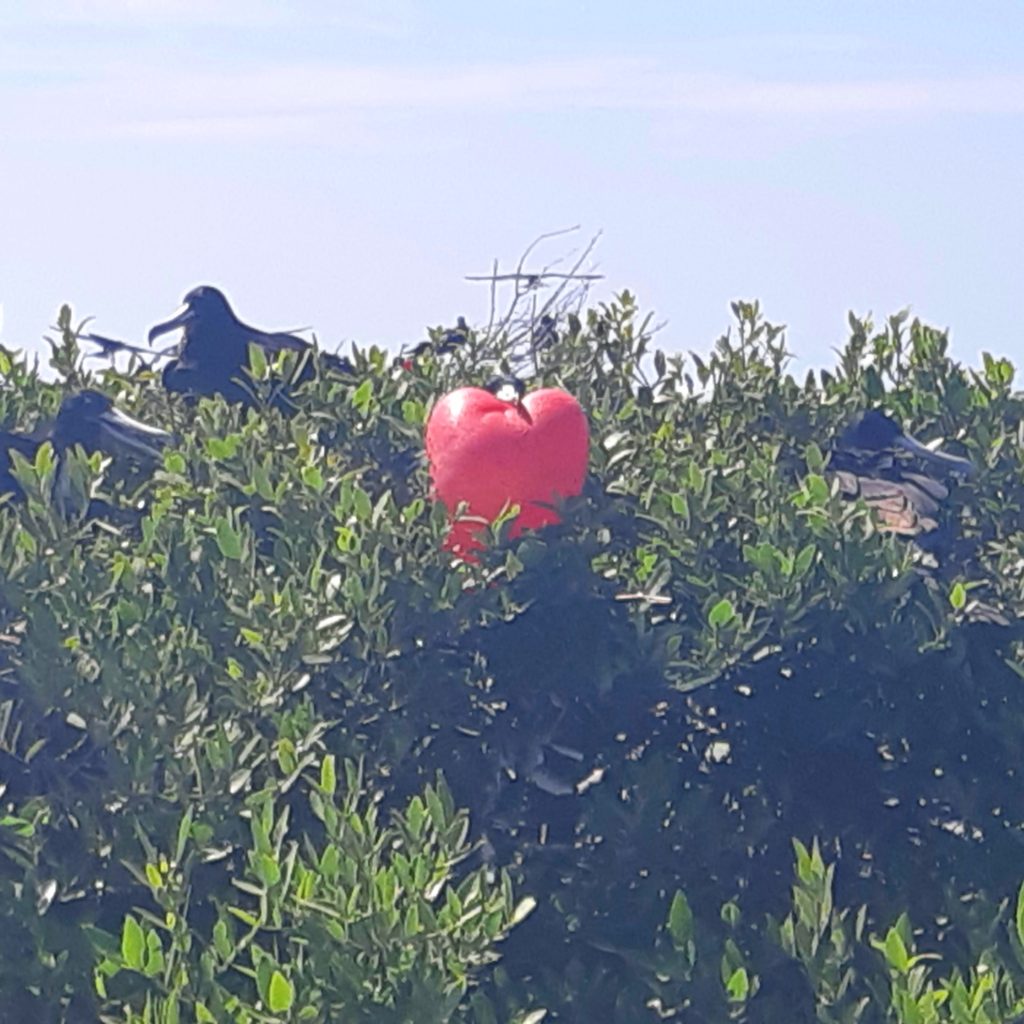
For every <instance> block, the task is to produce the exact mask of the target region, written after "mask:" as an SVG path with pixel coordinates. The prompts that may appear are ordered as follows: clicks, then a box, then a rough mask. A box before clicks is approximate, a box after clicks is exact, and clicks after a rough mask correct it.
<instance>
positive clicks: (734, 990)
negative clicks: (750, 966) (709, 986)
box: [725, 967, 750, 1003]
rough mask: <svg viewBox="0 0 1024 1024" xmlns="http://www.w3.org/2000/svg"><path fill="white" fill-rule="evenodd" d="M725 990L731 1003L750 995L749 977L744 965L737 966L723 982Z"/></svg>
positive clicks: (744, 999)
mask: <svg viewBox="0 0 1024 1024" xmlns="http://www.w3.org/2000/svg"><path fill="white" fill-rule="evenodd" d="M725 992H726V995H728V997H729V1001H730V1002H733V1003H742V1002H745V1001H746V999H747V997H748V996H749V995H750V978H749V977H748V975H747V969H746V968H745V967H737V968H736V970H735V971H733V972H732V974H731V975H730V977H729V980H728V981H727V982H726V983H725Z"/></svg>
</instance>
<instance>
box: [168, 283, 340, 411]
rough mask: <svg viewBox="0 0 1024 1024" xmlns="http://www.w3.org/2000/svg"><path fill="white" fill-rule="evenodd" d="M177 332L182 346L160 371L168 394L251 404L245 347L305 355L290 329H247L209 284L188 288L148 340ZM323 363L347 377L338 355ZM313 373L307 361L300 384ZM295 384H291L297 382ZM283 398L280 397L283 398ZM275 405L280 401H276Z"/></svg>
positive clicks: (305, 349)
mask: <svg viewBox="0 0 1024 1024" xmlns="http://www.w3.org/2000/svg"><path fill="white" fill-rule="evenodd" d="M179 328H180V329H181V331H182V336H183V340H182V345H181V348H180V350H179V352H178V356H177V358H175V359H172V360H171V362H169V363H168V364H167V366H166V367H164V372H163V377H162V380H163V385H164V387H165V388H166V389H167V390H168V391H174V392H178V393H181V394H187V395H192V396H197V395H217V394H219V395H223V396H224V397H225V398H226V399H227V400H228V401H229V402H242V403H244V404H246V405H252V404H253V403H254V396H253V393H252V391H251V390H250V389H249V388H247V387H246V386H245V376H244V371H245V368H246V367H247V366H248V365H249V345H250V344H255V345H258V346H259V347H260V348H262V349H264V350H265V351H266V352H267V354H268V355H272V356H273V355H277V354H278V353H279V352H282V351H286V350H287V351H291V352H299V353H306V352H310V351H311V350H312V346H311V345H310V343H309V342H308V341H305V340H304V339H303V338H299V337H297V336H296V334H295V333H294V331H262V330H260V329H259V328H257V327H250V326H249V325H248V324H245V323H243V322H242V321H241V320H239V319H238V317H237V316H235V312H234V310H233V309H232V308H231V306H230V304H229V303H228V300H227V298H226V297H225V296H224V293H223V292H222V291H220V289H218V288H214V287H213V286H212V285H200V286H199V287H198V288H193V289H192V291H190V292H189V293H188V294H187V295H186V296H185V299H184V306H183V308H182V310H181V311H180V312H179V313H176V314H175V315H174V316H173V317H171V319H170V320H165V321H164V322H163V323H160V324H157V325H156V326H155V327H152V328H150V331H149V336H148V341H149V344H150V345H152V344H153V341H154V340H155V339H156V338H158V337H160V335H162V334H167V333H168V332H169V331H174V330H178V329H179ZM322 358H323V360H324V362H325V363H326V364H327V365H329V366H331V367H332V368H333V369H336V370H338V371H339V372H342V373H351V372H352V365H351V363H350V362H349V361H348V360H347V359H344V358H342V357H339V356H331V355H329V354H324V355H323V356H322ZM311 374H312V370H311V367H310V366H309V364H308V362H307V363H306V365H304V366H303V367H302V370H301V372H300V374H299V381H298V382H301V381H304V380H308V379H309V377H310V376H311ZM298 382H296V383H298ZM282 397H283V396H282ZM274 404H277V405H279V404H280V403H279V402H277V401H275V403H274Z"/></svg>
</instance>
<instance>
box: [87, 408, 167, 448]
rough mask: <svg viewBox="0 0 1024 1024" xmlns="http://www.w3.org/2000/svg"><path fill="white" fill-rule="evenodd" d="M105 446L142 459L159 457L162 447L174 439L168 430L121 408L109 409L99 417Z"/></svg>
mask: <svg viewBox="0 0 1024 1024" xmlns="http://www.w3.org/2000/svg"><path fill="white" fill-rule="evenodd" d="M99 427H100V434H101V435H102V438H103V441H104V447H105V448H108V449H109V450H111V451H112V452H115V451H123V452H126V453H127V454H130V455H134V456H135V457H136V458H140V459H157V458H159V457H160V449H161V448H163V446H164V445H165V444H167V443H168V442H170V441H171V440H172V436H171V435H170V434H168V433H167V431H166V430H160V429H159V428H158V427H151V426H150V425H149V424H148V423H142V422H141V421H140V420H137V419H134V418H133V417H131V416H129V415H128V414H127V413H123V412H121V410H120V409H109V410H108V411H107V412H104V413H103V414H102V415H101V416H100V417H99Z"/></svg>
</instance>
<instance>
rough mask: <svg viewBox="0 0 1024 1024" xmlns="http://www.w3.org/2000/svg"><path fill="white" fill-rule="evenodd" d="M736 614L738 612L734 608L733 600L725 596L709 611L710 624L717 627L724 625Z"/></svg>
mask: <svg viewBox="0 0 1024 1024" xmlns="http://www.w3.org/2000/svg"><path fill="white" fill-rule="evenodd" d="M735 615H736V612H735V610H734V609H733V606H732V601H730V600H729V598H727V597H723V598H722V599H721V601H719V602H718V603H717V604H715V605H714V606H713V607H712V609H711V611H710V612H709V613H708V625H710V626H711V627H712V628H714V629H717V628H718V627H719V626H724V625H726V624H727V623H729V622H731V621H732V620H733V617H734V616H735Z"/></svg>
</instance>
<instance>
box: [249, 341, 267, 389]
mask: <svg viewBox="0 0 1024 1024" xmlns="http://www.w3.org/2000/svg"><path fill="white" fill-rule="evenodd" d="M249 369H250V370H252V375H253V377H255V378H256V380H266V378H267V354H266V353H265V352H264V351H263V346H262V345H257V344H255V343H254V342H250V343H249Z"/></svg>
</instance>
